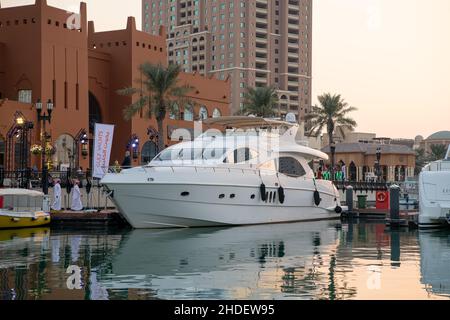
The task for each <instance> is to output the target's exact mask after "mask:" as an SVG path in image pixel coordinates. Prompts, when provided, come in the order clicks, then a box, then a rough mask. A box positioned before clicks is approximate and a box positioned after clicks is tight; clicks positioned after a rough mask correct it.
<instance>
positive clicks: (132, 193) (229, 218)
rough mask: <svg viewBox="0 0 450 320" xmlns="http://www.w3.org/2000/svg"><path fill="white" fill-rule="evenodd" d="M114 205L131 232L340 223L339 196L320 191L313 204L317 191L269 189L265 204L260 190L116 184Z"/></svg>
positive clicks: (114, 187)
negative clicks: (334, 221) (337, 198)
mask: <svg viewBox="0 0 450 320" xmlns="http://www.w3.org/2000/svg"><path fill="white" fill-rule="evenodd" d="M106 185H107V187H108V188H109V189H110V190H112V191H114V199H113V201H114V202H115V204H116V205H117V207H118V208H119V210H120V212H121V214H122V215H123V216H124V218H126V220H127V221H128V222H129V223H130V224H131V226H132V227H134V228H137V229H141V228H150V229H151V228H184V227H211V226H230V225H252V224H270V223H285V222H298V221H315V220H326V219H336V218H339V217H340V214H338V213H336V212H335V211H334V209H335V208H336V206H337V203H338V202H337V201H336V196H335V195H334V194H333V193H331V192H332V190H329V192H328V193H327V192H325V191H324V190H322V192H321V199H322V201H321V203H320V205H319V206H316V205H315V204H314V196H313V194H314V191H315V189H284V193H285V201H284V202H283V203H281V202H280V198H279V193H278V188H267V190H266V192H267V194H268V199H267V200H266V201H263V200H262V198H261V192H260V188H259V186H256V185H255V186H226V185H197V184H151V185H148V184H147V185H145V184H114V183H106Z"/></svg>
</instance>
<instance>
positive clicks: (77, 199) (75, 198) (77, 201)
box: [70, 180, 83, 211]
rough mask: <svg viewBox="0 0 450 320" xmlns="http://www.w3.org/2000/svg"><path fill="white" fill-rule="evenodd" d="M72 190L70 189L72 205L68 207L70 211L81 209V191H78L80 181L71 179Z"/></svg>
mask: <svg viewBox="0 0 450 320" xmlns="http://www.w3.org/2000/svg"><path fill="white" fill-rule="evenodd" d="M73 183H74V186H73V191H72V206H71V207H70V209H71V210H72V211H81V210H83V203H82V202H81V191H80V187H79V185H80V181H79V180H74V181H73Z"/></svg>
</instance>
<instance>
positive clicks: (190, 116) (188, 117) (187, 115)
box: [183, 104, 194, 121]
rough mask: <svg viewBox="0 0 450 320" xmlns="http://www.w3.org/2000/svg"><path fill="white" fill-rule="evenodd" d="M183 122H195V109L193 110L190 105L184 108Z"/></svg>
mask: <svg viewBox="0 0 450 320" xmlns="http://www.w3.org/2000/svg"><path fill="white" fill-rule="evenodd" d="M183 120H184V121H194V108H192V106H191V105H189V104H188V105H186V107H184V116H183Z"/></svg>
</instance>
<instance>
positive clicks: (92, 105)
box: [89, 91, 103, 163]
mask: <svg viewBox="0 0 450 320" xmlns="http://www.w3.org/2000/svg"><path fill="white" fill-rule="evenodd" d="M102 121H103V119H102V110H101V109H100V103H99V102H98V100H97V98H96V97H95V96H94V94H93V93H92V92H90V91H89V134H90V138H89V163H92V157H93V155H94V152H93V151H94V150H93V148H94V141H93V138H92V137H93V136H94V130H95V124H96V123H102Z"/></svg>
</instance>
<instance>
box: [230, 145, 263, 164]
mask: <svg viewBox="0 0 450 320" xmlns="http://www.w3.org/2000/svg"><path fill="white" fill-rule="evenodd" d="M257 157H258V153H257V152H256V151H253V150H251V149H250V148H239V149H236V150H234V151H233V152H231V153H230V154H229V155H228V157H226V158H225V160H224V161H223V162H224V163H242V162H247V161H250V160H252V159H255V158H257Z"/></svg>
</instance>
